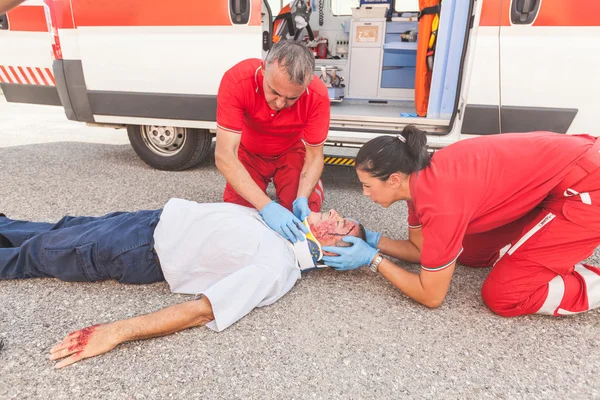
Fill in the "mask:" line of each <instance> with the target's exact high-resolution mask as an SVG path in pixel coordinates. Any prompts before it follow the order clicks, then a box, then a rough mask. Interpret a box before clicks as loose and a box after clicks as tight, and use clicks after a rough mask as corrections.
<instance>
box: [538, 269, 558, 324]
mask: <svg viewBox="0 0 600 400" xmlns="http://www.w3.org/2000/svg"><path fill="white" fill-rule="evenodd" d="M564 294H565V281H564V280H563V278H562V276H560V275H556V276H555V277H554V279H552V280H551V281H550V282H548V297H546V301H545V302H544V304H542V307H541V308H540V309H539V310H538V311H537V312H536V314H545V315H554V312H555V311H556V309H557V308H558V306H560V303H561V302H562V299H563V296H564Z"/></svg>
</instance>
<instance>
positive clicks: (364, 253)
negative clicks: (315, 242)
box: [323, 236, 378, 271]
mask: <svg viewBox="0 0 600 400" xmlns="http://www.w3.org/2000/svg"><path fill="white" fill-rule="evenodd" d="M342 240H343V241H344V242H347V243H352V246H350V247H334V246H325V247H323V251H326V252H328V253H335V254H339V256H324V257H323V262H324V263H325V264H327V265H329V266H330V267H331V268H334V269H336V270H338V271H349V270H352V269H356V268H359V267H361V266H363V265H369V264H371V261H373V258H375V255H376V254H377V253H378V251H377V249H374V248H373V247H371V246H369V245H368V244H367V243H366V242H365V241H364V240H362V239H361V238H357V237H355V236H346V237H345V238H343V239H342Z"/></svg>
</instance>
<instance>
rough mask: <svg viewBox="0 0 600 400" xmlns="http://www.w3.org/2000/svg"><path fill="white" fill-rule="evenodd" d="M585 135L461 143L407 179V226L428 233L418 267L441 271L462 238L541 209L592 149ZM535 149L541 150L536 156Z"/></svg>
mask: <svg viewBox="0 0 600 400" xmlns="http://www.w3.org/2000/svg"><path fill="white" fill-rule="evenodd" d="M594 141H595V138H594V137H592V136H588V135H573V136H567V135H561V134H557V133H551V132H531V133H520V134H504V135H494V136H492V137H479V138H473V139H468V140H461V141H460V142H457V143H454V144H452V145H450V146H448V147H446V148H445V149H442V150H439V151H437V152H436V153H435V154H434V155H433V157H432V159H431V165H430V166H429V167H426V168H425V169H423V170H421V171H419V172H418V173H413V174H412V175H411V179H410V193H411V195H412V202H408V225H409V226H410V227H412V228H418V227H420V228H421V229H422V234H423V249H422V252H421V265H422V267H423V269H425V270H427V271H439V270H442V269H444V268H446V267H448V266H449V265H451V264H452V263H453V262H454V261H456V259H457V258H458V256H459V255H460V253H461V252H462V242H463V239H464V236H465V235H470V234H477V233H481V232H488V231H490V230H492V229H496V228H498V227H500V226H503V225H506V224H508V223H510V222H512V221H515V220H517V219H519V218H521V217H523V216H524V215H525V214H527V213H528V212H529V211H531V210H533V209H534V208H535V207H537V206H538V205H539V204H540V203H541V202H542V201H543V200H544V199H545V198H546V196H548V194H549V192H550V191H551V190H552V189H553V188H554V187H556V185H558V183H559V182H560V181H561V180H562V179H563V178H564V177H565V176H566V174H567V173H568V172H569V171H570V170H571V169H572V168H573V166H574V165H575V164H576V163H577V161H578V160H579V159H580V158H581V157H583V155H584V154H585V152H586V151H587V150H588V149H589V148H590V147H591V146H592V144H593V143H594ZM533 149H536V151H535V154H536V155H535V156H534V155H533Z"/></svg>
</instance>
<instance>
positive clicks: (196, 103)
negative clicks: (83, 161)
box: [0, 0, 600, 170]
mask: <svg viewBox="0 0 600 400" xmlns="http://www.w3.org/2000/svg"><path fill="white" fill-rule="evenodd" d="M380 3H382V4H380ZM424 20H426V21H427V22H426V25H424V24H423V21H424ZM282 36H284V38H289V39H291V40H304V41H306V43H307V45H309V46H310V47H311V48H312V49H313V50H314V53H315V55H316V70H315V74H316V75H317V76H319V77H321V79H322V80H323V81H324V82H325V83H326V85H327V86H328V90H329V93H330V99H331V124H330V128H329V136H328V141H327V143H326V145H327V148H328V149H330V150H332V151H333V150H336V149H340V150H344V149H350V150H355V149H357V148H359V147H360V146H361V145H362V144H364V143H365V142H366V141H368V140H369V139H371V138H373V137H376V136H379V135H394V134H397V133H398V132H399V131H401V130H402V128H403V127H404V126H406V125H407V124H416V125H417V126H419V127H420V128H421V129H423V130H425V131H426V132H427V134H428V142H429V144H430V146H431V147H432V148H441V147H444V146H447V145H449V144H451V143H454V142H456V141H458V140H461V139H464V138H468V137H472V136H473V135H491V134H502V133H506V132H526V131H532V130H549V131H554V132H558V133H564V134H570V133H590V134H594V135H598V134H600V128H599V127H598V118H597V114H598V112H599V110H600V96H598V93H600V78H599V77H598V71H600V2H599V1H597V0H578V1H577V2H573V1H571V0H443V1H442V2H441V3H440V2H439V1H438V0H395V1H393V0H383V1H380V0H312V1H309V0H292V1H289V0H282V1H280V0H170V1H157V0H95V1H89V0H43V1H42V0H26V1H25V2H24V3H23V4H22V5H20V6H18V7H16V8H14V9H13V10H11V11H9V12H8V13H7V14H6V15H1V16H0V87H1V88H2V91H3V92H4V95H5V97H6V99H7V101H9V102H21V103H32V104H46V105H53V106H59V107H63V109H64V111H65V114H66V117H67V118H68V119H70V120H75V121H81V122H84V123H87V124H90V125H103V126H108V127H118V128H126V129H127V132H128V136H129V139H130V142H131V144H132V146H133V148H134V150H135V151H136V153H137V154H138V155H139V157H140V158H141V159H142V160H143V161H145V162H146V163H147V164H149V165H151V166H152V167H155V168H159V169H165V170H183V169H187V168H190V167H193V166H194V165H197V164H198V163H199V162H201V161H202V160H203V159H204V158H205V157H206V156H207V155H208V154H209V152H210V149H211V146H212V141H213V138H214V134H215V132H216V122H215V114H216V104H217V103H216V101H217V98H216V95H217V90H218V87H219V82H220V80H221V77H222V76H223V74H224V72H225V71H227V70H228V69H229V68H231V67H232V66H233V65H234V64H236V63H237V62H239V61H241V60H243V59H246V58H261V57H264V56H265V54H267V52H268V50H269V48H270V46H272V43H273V41H274V40H279V39H281V38H282ZM421 41H423V42H424V43H425V48H424V49H423V48H421V46H420V44H421ZM0 118H1V116H0ZM326 151H327V150H326ZM329 159H330V160H334V163H340V164H351V163H352V159H351V158H348V159H346V158H344V157H341V158H338V157H336V158H329Z"/></svg>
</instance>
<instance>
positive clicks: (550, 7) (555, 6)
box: [487, 0, 600, 134]
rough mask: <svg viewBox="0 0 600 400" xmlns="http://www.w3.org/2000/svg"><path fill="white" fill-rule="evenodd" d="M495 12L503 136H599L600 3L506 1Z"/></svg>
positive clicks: (568, 0)
mask: <svg viewBox="0 0 600 400" xmlns="http://www.w3.org/2000/svg"><path fill="white" fill-rule="evenodd" d="M487 1H489V0H487ZM496 2H498V0H496ZM497 10H498V12H499V14H500V24H499V25H500V72H501V96H502V104H501V112H500V120H501V121H500V122H501V127H502V132H527V131H534V130H547V131H553V132H558V133H595V134H600V130H599V128H598V124H597V114H598V110H599V109H600V99H599V97H598V93H599V92H600V79H598V71H600V2H598V0H579V1H577V2H573V1H570V0H543V1H542V0H502V1H501V7H497Z"/></svg>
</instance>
